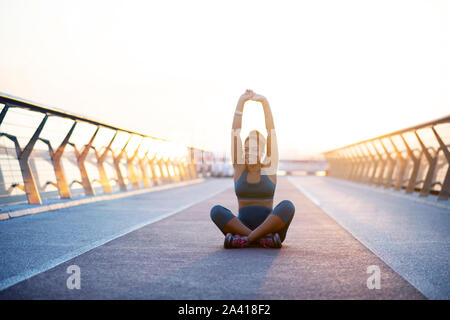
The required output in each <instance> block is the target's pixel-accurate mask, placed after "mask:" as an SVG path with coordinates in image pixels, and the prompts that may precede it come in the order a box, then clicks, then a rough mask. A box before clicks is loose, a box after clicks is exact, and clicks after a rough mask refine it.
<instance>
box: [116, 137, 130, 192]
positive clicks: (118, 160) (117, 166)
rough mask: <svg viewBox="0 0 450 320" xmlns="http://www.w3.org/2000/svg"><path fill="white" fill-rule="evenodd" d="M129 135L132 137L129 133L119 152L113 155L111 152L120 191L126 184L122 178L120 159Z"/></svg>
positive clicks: (124, 188) (124, 189)
mask: <svg viewBox="0 0 450 320" xmlns="http://www.w3.org/2000/svg"><path fill="white" fill-rule="evenodd" d="M131 137H132V135H130V137H129V138H128V140H127V142H126V143H125V145H124V146H123V148H122V149H121V150H120V151H119V153H118V154H117V155H115V154H114V152H113V153H112V154H113V159H114V168H115V169H116V173H117V182H118V183H119V188H120V190H121V191H126V190H127V185H126V184H125V179H124V178H123V174H122V170H121V169H120V160H121V159H122V156H123V154H124V152H125V149H126V147H127V145H128V143H129V142H130V140H131Z"/></svg>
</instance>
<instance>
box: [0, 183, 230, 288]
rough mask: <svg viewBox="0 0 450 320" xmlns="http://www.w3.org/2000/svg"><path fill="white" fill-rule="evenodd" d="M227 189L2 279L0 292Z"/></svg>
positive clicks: (226, 187)
mask: <svg viewBox="0 0 450 320" xmlns="http://www.w3.org/2000/svg"><path fill="white" fill-rule="evenodd" d="M202 180H204V179H202ZM229 187H230V186H229V185H224V186H223V187H221V188H220V189H219V190H218V191H216V192H214V193H212V194H208V195H207V196H206V197H205V198H202V199H199V200H197V201H192V202H190V203H188V204H186V205H184V206H181V207H179V208H177V209H175V210H173V211H170V212H168V213H165V214H162V215H159V216H157V217H153V218H150V219H149V220H147V221H145V222H142V223H139V224H137V225H135V226H132V227H129V228H126V229H125V230H122V231H120V232H118V233H115V234H113V235H111V236H108V237H105V238H103V239H101V240H97V241H94V242H92V243H90V244H88V245H86V246H83V247H81V248H78V249H77V250H73V251H71V252H69V253H66V254H64V255H62V256H60V257H58V258H55V259H52V260H50V261H48V262H47V263H45V264H43V265H42V266H40V267H38V268H34V269H30V270H25V271H24V272H22V273H20V274H18V275H16V276H12V277H9V278H6V279H3V280H1V281H0V291H1V290H5V289H7V288H9V287H11V286H13V285H15V284H17V283H19V282H21V281H24V280H27V279H29V278H31V277H33V276H35V275H38V274H40V273H42V272H45V271H47V270H49V269H51V268H54V267H56V266H58V265H60V264H61V263H64V262H66V261H68V260H70V259H73V258H76V257H78V256H79V255H82V254H83V253H86V252H88V251H90V250H92V249H95V248H97V247H99V246H101V245H104V244H105V243H108V242H110V241H112V240H114V239H117V238H119V237H121V236H124V235H126V234H128V233H130V232H133V231H135V230H137V229H139V228H142V227H145V226H147V225H149V224H152V223H155V222H157V221H160V220H162V219H164V218H167V217H169V216H171V215H174V214H176V213H178V212H180V211H183V210H185V209H187V208H189V207H191V206H193V205H195V204H197V203H199V202H202V201H205V200H206V199H209V198H211V197H214V196H215V195H217V194H219V193H221V192H223V191H224V190H226V189H228V188H229Z"/></svg>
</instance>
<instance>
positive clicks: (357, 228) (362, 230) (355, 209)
mask: <svg viewBox="0 0 450 320" xmlns="http://www.w3.org/2000/svg"><path fill="white" fill-rule="evenodd" d="M289 179H290V181H291V182H292V183H293V184H294V185H296V186H297V187H298V188H300V190H302V191H303V192H304V193H305V194H306V195H307V196H308V197H309V198H310V199H311V200H312V201H313V202H315V203H316V204H317V205H319V206H320V208H321V209H322V210H324V211H325V212H326V213H327V214H329V215H330V216H331V217H332V218H333V219H334V220H335V221H337V222H338V223H339V224H341V225H342V226H343V227H344V228H345V229H346V230H348V231H349V232H351V233H352V234H353V236H355V237H356V238H357V239H358V240H359V241H361V242H362V243H363V244H364V245H365V246H366V247H367V248H369V249H370V250H372V251H373V252H374V253H375V254H376V255H377V256H379V257H380V258H381V259H383V261H385V262H386V263H387V264H388V265H389V266H391V267H392V268H393V269H394V270H395V271H396V272H398V273H399V274H400V275H402V276H403V277H404V278H405V279H407V280H408V281H409V282H410V283H412V284H413V285H414V286H415V287H416V288H418V289H419V290H420V291H421V292H422V293H423V294H425V295H426V296H427V297H428V298H431V299H450V209H447V208H445V207H444V204H445V203H446V202H448V201H441V203H438V204H434V203H433V200H432V199H430V200H427V202H429V203H430V204H427V203H420V202H417V201H416V200H417V199H416V198H417V197H416V195H411V196H405V195H404V192H402V191H396V192H384V189H383V188H377V187H375V186H366V185H362V184H358V183H354V182H349V181H344V180H340V179H335V178H331V177H315V176H306V177H304V176H302V177H292V178H289ZM438 205H439V206H438ZM447 205H448V204H447Z"/></svg>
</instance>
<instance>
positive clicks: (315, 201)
mask: <svg viewBox="0 0 450 320" xmlns="http://www.w3.org/2000/svg"><path fill="white" fill-rule="evenodd" d="M288 180H289V181H290V182H291V183H292V184H293V185H294V186H295V187H296V188H297V189H298V190H300V192H301V193H303V194H304V195H305V196H306V197H307V198H308V199H309V200H311V201H312V202H314V203H315V204H316V205H317V206H318V207H320V202H319V200H317V198H316V197H314V196H313V195H312V194H311V193H309V191H307V190H306V189H305V188H303V187H302V186H301V185H300V184H299V183H298V182H297V181H295V180H294V178H292V177H288Z"/></svg>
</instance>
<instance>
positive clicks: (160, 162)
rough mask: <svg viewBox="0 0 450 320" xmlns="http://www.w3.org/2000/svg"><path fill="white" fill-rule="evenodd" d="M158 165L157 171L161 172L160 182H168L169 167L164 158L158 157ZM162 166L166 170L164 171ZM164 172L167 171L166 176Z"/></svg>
mask: <svg viewBox="0 0 450 320" xmlns="http://www.w3.org/2000/svg"><path fill="white" fill-rule="evenodd" d="M158 167H159V172H160V173H161V176H160V178H161V181H162V183H168V182H169V181H170V178H169V176H170V173H169V169H168V168H167V165H166V164H165V162H164V160H163V159H162V158H160V159H158ZM164 167H165V168H166V170H167V171H164ZM166 172H167V176H166Z"/></svg>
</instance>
